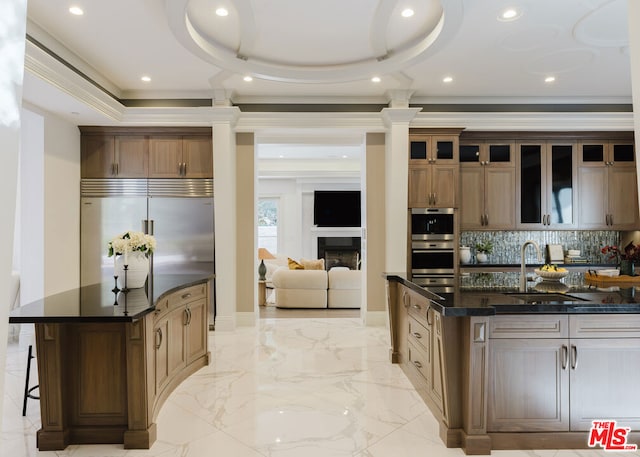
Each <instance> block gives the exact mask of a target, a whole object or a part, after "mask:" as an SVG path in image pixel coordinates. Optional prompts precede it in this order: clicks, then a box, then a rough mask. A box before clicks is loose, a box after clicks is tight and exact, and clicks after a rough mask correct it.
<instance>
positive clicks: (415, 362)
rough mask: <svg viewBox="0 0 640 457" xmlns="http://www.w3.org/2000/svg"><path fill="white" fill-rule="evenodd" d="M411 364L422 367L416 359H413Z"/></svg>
mask: <svg viewBox="0 0 640 457" xmlns="http://www.w3.org/2000/svg"><path fill="white" fill-rule="evenodd" d="M413 364H414V365H415V366H416V367H418V368H422V364H421V363H420V362H418V361H417V360H414V361H413Z"/></svg>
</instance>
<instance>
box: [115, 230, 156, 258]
mask: <svg viewBox="0 0 640 457" xmlns="http://www.w3.org/2000/svg"><path fill="white" fill-rule="evenodd" d="M108 248H109V257H111V256H116V255H125V256H126V255H127V254H128V253H130V252H131V253H134V252H140V253H143V254H144V255H145V257H149V255H151V254H152V253H153V251H154V249H155V248H156V239H155V238H154V237H153V236H152V235H146V234H144V233H142V232H133V231H131V230H128V231H126V232H124V233H122V234H120V235H118V236H116V237H115V238H113V239H112V240H111V241H109V245H108Z"/></svg>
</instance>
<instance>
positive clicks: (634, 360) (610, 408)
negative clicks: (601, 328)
mask: <svg viewBox="0 0 640 457" xmlns="http://www.w3.org/2000/svg"><path fill="white" fill-rule="evenodd" d="M571 352H572V357H571V359H572V360H571V362H572V369H571V430H572V431H587V430H589V429H590V428H591V421H593V420H595V419H613V420H616V421H617V422H618V423H619V425H620V426H624V427H631V428H632V429H634V430H638V429H640V417H639V416H638V411H640V395H638V385H637V384H638V379H640V339H635V338H612V339H572V340H571ZM574 367H575V368H574Z"/></svg>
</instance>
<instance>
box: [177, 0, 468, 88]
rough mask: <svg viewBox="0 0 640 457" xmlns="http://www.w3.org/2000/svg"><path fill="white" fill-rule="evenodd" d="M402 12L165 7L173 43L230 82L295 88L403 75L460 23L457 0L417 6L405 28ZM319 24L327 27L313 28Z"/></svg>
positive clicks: (292, 2)
mask: <svg viewBox="0 0 640 457" xmlns="http://www.w3.org/2000/svg"><path fill="white" fill-rule="evenodd" d="M332 6H333V8H332ZM402 6H403V4H402V2H400V1H399V0H378V1H377V2H372V1H370V0H351V1H349V2H344V1H343V0H325V1H323V2H299V1H298V0H281V1H279V2H275V3H272V2H267V3H265V4H261V3H260V2H252V1H251V0H237V1H235V2H234V4H233V9H232V10H230V14H229V16H228V17H226V18H223V19H224V21H220V20H219V19H221V18H217V17H216V16H215V13H214V11H213V8H212V7H211V4H210V2H206V1H204V0H166V2H165V7H166V14H167V19H168V22H169V26H170V27H171V30H172V32H173V34H174V35H175V37H176V38H177V39H178V40H179V41H180V42H181V43H182V45H183V46H184V47H185V48H186V49H188V50H189V51H190V52H192V53H193V54H194V55H196V56H198V57H200V58H202V59H204V60H206V61H208V62H211V63H213V64H215V65H216V66H218V67H220V68H223V69H224V70H226V72H228V76H229V77H231V76H232V75H234V74H240V75H250V76H252V77H254V78H261V79H266V80H272V81H281V82H297V83H335V82H348V81H357V80H362V79H369V78H371V77H372V76H374V75H377V76H382V75H385V74H394V73H395V74H397V75H401V72H402V70H404V69H406V68H407V67H408V66H410V65H414V64H415V63H417V62H420V61H423V60H424V59H426V58H427V57H428V56H430V55H432V54H434V53H435V52H437V51H438V50H439V49H441V48H442V47H443V46H444V44H445V43H446V42H448V41H449V40H450V39H451V38H452V37H453V36H454V35H455V34H456V33H457V32H458V30H459V28H460V26H461V23H462V16H463V8H462V0H449V1H446V2H442V3H441V1H440V0H427V1H424V2H421V4H420V6H419V7H418V8H416V10H415V15H414V18H412V19H413V20H412V21H411V22H410V24H414V25H409V23H405V24H403V23H401V21H402V20H403V18H402V17H401V15H400V12H401V8H402ZM329 13H330V14H329ZM416 16H417V17H416ZM257 18H260V19H259V20H258V19H257ZM318 21H320V23H325V25H326V27H325V28H324V29H323V28H318V27H317V24H318ZM221 22H222V24H221ZM318 30H320V31H318ZM346 42H348V43H349V46H345V45H344V43H346ZM292 43H293V44H294V45H293V46H292ZM341 43H342V45H341ZM285 44H286V46H285ZM285 49H286V50H287V52H286V53H285V52H284V50H285ZM404 79H408V78H406V77H405V78H404ZM217 82H218V83H219V81H217Z"/></svg>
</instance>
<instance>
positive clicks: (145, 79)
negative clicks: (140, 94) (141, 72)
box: [140, 76, 151, 83]
mask: <svg viewBox="0 0 640 457" xmlns="http://www.w3.org/2000/svg"><path fill="white" fill-rule="evenodd" d="M140 80H141V81H144V82H146V83H148V82H150V81H151V78H150V77H149V76H143V77H141V78H140Z"/></svg>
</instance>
